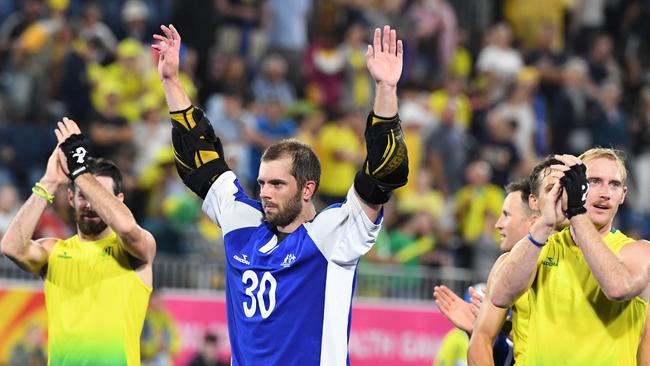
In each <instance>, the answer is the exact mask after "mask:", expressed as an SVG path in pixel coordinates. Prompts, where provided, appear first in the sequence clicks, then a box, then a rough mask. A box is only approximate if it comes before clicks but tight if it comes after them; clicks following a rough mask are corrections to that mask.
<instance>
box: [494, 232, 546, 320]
mask: <svg viewBox="0 0 650 366" xmlns="http://www.w3.org/2000/svg"><path fill="white" fill-rule="evenodd" d="M552 232H553V228H552V227H548V226H546V225H543V224H541V223H539V222H538V223H535V224H534V225H533V227H531V229H530V234H531V235H532V237H533V238H534V239H535V240H536V241H538V242H546V240H547V239H548V237H549V236H550V235H551V233H552ZM540 252H541V248H539V247H537V246H536V245H534V244H533V243H532V242H530V240H529V239H528V237H524V238H522V239H521V240H520V241H519V242H517V244H516V245H515V246H514V248H513V249H512V251H511V252H510V254H509V255H508V256H507V258H506V259H505V260H504V262H503V264H502V265H500V266H499V267H498V268H495V269H494V274H493V278H494V280H493V283H492V284H491V285H490V288H489V290H488V292H489V293H490V294H491V296H490V298H491V300H492V303H493V304H494V305H495V306H497V307H500V308H508V307H510V306H511V305H512V304H513V303H514V302H515V300H517V298H518V297H519V296H520V295H521V294H523V293H524V292H525V291H526V290H528V287H529V286H530V283H531V281H530V280H531V278H532V277H533V276H534V275H535V273H536V272H537V258H538V257H539V253H540Z"/></svg>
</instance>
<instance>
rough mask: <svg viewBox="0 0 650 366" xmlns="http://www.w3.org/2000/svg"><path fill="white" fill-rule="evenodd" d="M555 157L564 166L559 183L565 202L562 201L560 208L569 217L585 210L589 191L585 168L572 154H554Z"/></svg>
mask: <svg viewBox="0 0 650 366" xmlns="http://www.w3.org/2000/svg"><path fill="white" fill-rule="evenodd" d="M555 158H556V159H558V160H559V161H561V162H563V163H564V165H565V166H566V168H565V169H563V173H564V176H563V177H562V178H561V179H560V184H562V188H563V189H564V192H565V193H566V195H565V196H566V202H563V205H562V209H563V210H564V212H565V214H566V216H567V218H569V219H570V218H572V217H573V216H576V215H580V214H583V213H585V212H587V209H586V208H585V204H586V203H587V193H588V192H589V181H588V180H587V168H586V167H585V165H584V164H583V163H582V161H581V160H580V159H578V158H577V157H575V156H573V155H566V154H565V155H555Z"/></svg>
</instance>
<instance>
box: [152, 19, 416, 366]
mask: <svg viewBox="0 0 650 366" xmlns="http://www.w3.org/2000/svg"><path fill="white" fill-rule="evenodd" d="M161 29H162V31H163V33H164V35H154V38H155V40H156V41H157V43H156V44H154V45H153V46H152V47H153V48H154V49H155V50H156V51H158V52H159V54H160V59H159V63H158V72H159V76H160V79H161V80H162V83H163V86H164V89H165V95H166V99H167V104H168V107H169V110H170V111H171V119H172V125H173V128H172V141H173V147H174V156H175V162H176V167H177V170H178V173H179V175H180V177H181V178H182V179H183V182H184V183H185V184H186V185H187V186H188V187H189V188H190V189H191V190H192V191H194V192H195V193H196V194H197V195H198V196H199V197H201V198H202V199H203V200H204V202H203V210H204V212H206V214H207V215H208V216H209V217H210V218H211V219H212V220H213V221H214V222H216V223H217V224H218V225H219V226H220V227H221V229H222V231H223V235H224V245H225V253H226V281H227V285H226V291H227V292H226V299H227V315H228V331H229V337H230V344H231V348H232V364H233V365H345V364H347V363H349V355H348V335H349V329H350V310H351V301H352V293H353V289H354V279H355V270H356V265H357V262H358V260H359V257H360V256H362V255H363V254H365V253H366V252H367V251H368V250H370V248H371V247H372V245H373V244H374V243H375V239H376V237H377V234H378V232H379V227H380V223H381V219H382V214H381V208H382V205H383V204H384V203H386V202H387V201H388V199H389V198H390V195H391V192H392V191H393V190H394V189H395V188H398V187H401V186H403V185H404V184H406V177H407V175H408V158H407V150H406V145H405V143H404V139H403V134H402V130H401V127H400V122H399V118H398V116H397V90H396V89H397V81H398V80H399V78H400V75H401V71H402V55H403V46H402V42H401V41H398V40H397V35H396V32H395V30H394V29H391V28H390V27H389V26H386V27H384V29H383V31H382V30H381V29H379V28H378V29H376V30H375V33H374V40H373V44H372V45H369V46H368V51H367V55H366V56H367V66H368V70H369V72H370V74H371V75H372V77H373V78H374V80H375V101H374V107H373V111H372V113H371V114H370V116H369V117H368V121H367V125H366V132H365V137H366V146H367V149H366V150H367V157H366V161H365V162H364V164H363V167H362V168H361V169H360V170H359V172H358V173H357V175H356V177H355V180H354V185H353V186H352V187H350V190H349V191H348V194H347V197H346V199H345V201H344V202H342V203H340V204H335V205H332V206H330V207H328V208H327V209H325V210H324V211H322V212H320V213H318V214H317V213H316V209H315V207H314V204H313V201H312V198H313V196H314V194H315V192H316V190H317V189H318V183H319V179H320V163H319V162H318V158H317V157H316V155H315V154H314V152H313V150H312V149H311V148H310V147H309V146H307V145H305V144H302V143H300V142H298V141H296V140H284V141H281V142H279V143H277V144H274V145H272V146H271V147H269V148H268V149H267V150H266V151H265V152H264V154H263V156H262V159H261V164H260V169H259V174H258V177H257V182H258V183H259V190H260V201H256V200H254V199H252V198H249V197H248V196H246V194H245V193H244V191H243V190H242V188H241V185H240V184H239V182H238V180H237V178H236V177H235V174H234V173H233V172H232V171H231V170H230V169H229V168H228V166H227V164H226V162H225V159H224V156H223V149H222V147H221V143H220V141H219V139H218V138H217V137H216V136H215V134H214V131H213V130H212V128H211V127H210V123H209V121H208V120H207V119H206V117H205V115H204V113H203V112H202V111H201V110H200V109H198V108H197V107H194V106H193V105H192V103H191V102H190V100H189V98H188V97H187V93H186V92H185V91H184V90H183V87H182V86H181V84H180V81H179V78H178V51H179V46H180V42H181V39H180V35H179V34H178V32H177V31H176V29H175V28H174V27H173V26H171V25H170V26H162V27H161Z"/></svg>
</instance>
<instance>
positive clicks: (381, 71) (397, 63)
mask: <svg viewBox="0 0 650 366" xmlns="http://www.w3.org/2000/svg"><path fill="white" fill-rule="evenodd" d="M383 33H384V35H383V42H382V30H381V29H380V28H376V29H375V35H374V39H373V44H372V45H368V51H367V52H366V65H367V67H368V71H369V72H370V75H372V78H373V79H374V80H375V82H376V83H377V84H384V85H386V86H391V87H394V86H397V82H398V81H399V78H400V76H401V75H402V58H403V56H404V46H403V44H402V41H401V40H397V32H396V31H395V29H391V28H390V26H388V25H386V26H384V31H383Z"/></svg>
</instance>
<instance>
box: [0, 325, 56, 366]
mask: <svg viewBox="0 0 650 366" xmlns="http://www.w3.org/2000/svg"><path fill="white" fill-rule="evenodd" d="M45 339H46V337H45V334H44V332H43V328H41V327H40V326H39V325H37V324H31V325H29V326H28V327H27V329H26V330H25V335H24V337H23V338H22V340H21V341H20V342H18V343H17V344H16V345H14V347H13V348H12V349H11V355H10V356H9V363H8V364H7V366H45V365H47V351H46V344H45Z"/></svg>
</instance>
